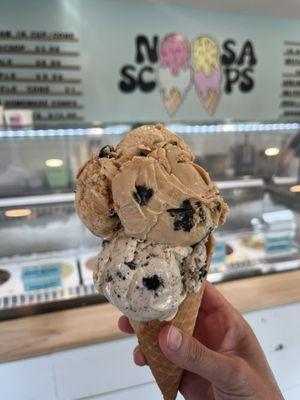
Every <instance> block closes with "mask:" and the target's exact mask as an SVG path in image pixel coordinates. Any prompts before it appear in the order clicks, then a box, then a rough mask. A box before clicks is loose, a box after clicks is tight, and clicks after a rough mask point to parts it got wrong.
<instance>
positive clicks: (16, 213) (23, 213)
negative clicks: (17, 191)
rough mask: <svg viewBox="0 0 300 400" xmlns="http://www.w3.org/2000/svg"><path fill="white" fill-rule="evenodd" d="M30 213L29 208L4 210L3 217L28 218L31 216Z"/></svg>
mask: <svg viewBox="0 0 300 400" xmlns="http://www.w3.org/2000/svg"><path fill="white" fill-rule="evenodd" d="M31 213H32V211H31V210H30V209H29V208H19V209H13V210H6V211H5V213H4V214H5V216H6V217H9V218H19V217H28V216H29V215H31Z"/></svg>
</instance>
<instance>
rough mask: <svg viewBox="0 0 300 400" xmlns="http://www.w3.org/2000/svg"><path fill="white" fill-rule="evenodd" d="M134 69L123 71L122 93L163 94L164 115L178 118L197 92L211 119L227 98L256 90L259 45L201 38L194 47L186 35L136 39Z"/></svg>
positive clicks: (197, 39)
mask: <svg viewBox="0 0 300 400" xmlns="http://www.w3.org/2000/svg"><path fill="white" fill-rule="evenodd" d="M135 44H136V54H135V64H134V65H131V64H126V65H124V66H123V67H122V68H121V69H120V76H121V79H120V81H119V89H120V91H121V92H123V93H132V92H134V91H135V90H140V91H141V92H143V93H150V92H152V91H153V90H155V89H157V88H158V89H159V93H160V96H161V99H162V102H163V104H164V106H165V109H166V111H167V113H168V114H169V115H171V116H172V115H174V114H175V113H176V112H177V111H178V110H179V108H180V106H181V105H182V103H183V101H184V99H185V98H186V97H187V95H188V94H189V93H190V92H191V91H192V90H193V89H194V90H195V91H196V94H197V96H198V97H199V99H200V101H201V104H202V106H203V108H204V109H205V110H206V112H207V113H208V114H210V115H213V114H214V113H215V111H216V109H217V106H218V104H219V101H220V99H221V95H222V93H226V94H231V93H234V91H235V90H239V91H240V92H243V93H247V92H250V91H251V90H253V88H254V86H255V81H254V66H255V65H256V64H257V59H256V55H255V50H254V45H253V43H252V42H251V41H250V40H246V41H245V42H244V43H243V45H242V46H240V47H238V46H237V43H236V41H235V40H233V39H227V40H225V41H224V42H223V43H222V45H221V46H220V45H219V43H218V41H217V40H216V39H214V38H213V37H211V36H208V35H200V36H198V37H196V38H194V39H193V40H192V41H191V43H190V42H189V41H188V39H187V38H185V37H184V36H182V35H179V34H170V35H167V36H165V37H164V38H163V39H162V40H161V41H159V38H158V36H153V38H152V40H150V39H148V38H147V37H146V36H144V35H139V36H137V37H136V41H135Z"/></svg>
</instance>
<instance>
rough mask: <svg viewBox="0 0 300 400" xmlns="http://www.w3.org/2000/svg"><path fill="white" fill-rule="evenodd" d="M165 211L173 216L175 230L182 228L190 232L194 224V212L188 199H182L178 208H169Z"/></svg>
mask: <svg viewBox="0 0 300 400" xmlns="http://www.w3.org/2000/svg"><path fill="white" fill-rule="evenodd" d="M167 211H168V213H170V215H171V217H173V218H174V221H173V224H174V230H175V231H179V230H180V229H182V230H183V231H185V232H190V230H191V229H192V228H193V226H194V221H193V216H194V213H195V209H194V208H193V207H192V205H191V202H190V200H184V201H183V202H182V203H181V205H180V207H179V208H169V209H168V210H167Z"/></svg>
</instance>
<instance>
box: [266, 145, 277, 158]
mask: <svg viewBox="0 0 300 400" xmlns="http://www.w3.org/2000/svg"><path fill="white" fill-rule="evenodd" d="M279 152H280V150H279V148H278V147H269V148H268V149H266V150H265V155H266V156H268V157H273V156H277V155H278V154H279Z"/></svg>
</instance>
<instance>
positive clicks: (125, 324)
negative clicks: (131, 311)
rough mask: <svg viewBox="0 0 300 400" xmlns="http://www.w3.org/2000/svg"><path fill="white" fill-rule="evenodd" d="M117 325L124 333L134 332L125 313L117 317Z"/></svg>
mask: <svg viewBox="0 0 300 400" xmlns="http://www.w3.org/2000/svg"><path fill="white" fill-rule="evenodd" d="M118 327H119V329H120V331H122V332H124V333H134V330H133V328H132V326H131V325H130V322H129V319H128V318H127V317H126V316H125V315H122V316H121V317H120V318H119V321H118Z"/></svg>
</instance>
